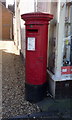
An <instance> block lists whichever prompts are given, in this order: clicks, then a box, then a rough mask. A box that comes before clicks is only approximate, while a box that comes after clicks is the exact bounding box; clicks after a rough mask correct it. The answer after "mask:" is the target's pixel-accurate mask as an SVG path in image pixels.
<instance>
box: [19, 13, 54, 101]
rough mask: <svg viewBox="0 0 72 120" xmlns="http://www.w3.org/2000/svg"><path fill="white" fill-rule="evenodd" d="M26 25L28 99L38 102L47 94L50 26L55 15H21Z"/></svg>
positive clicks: (26, 84) (26, 85)
mask: <svg viewBox="0 0 72 120" xmlns="http://www.w3.org/2000/svg"><path fill="white" fill-rule="evenodd" d="M21 18H22V19H23V20H24V21H25V25H26V82H25V88H26V90H25V91H26V93H25V95H26V99H27V100H29V101H30V102H37V101H40V100H42V99H43V98H44V96H45V93H46V86H47V81H46V66H47V41H48V24H49V21H50V20H51V19H53V15H50V14H45V13H29V14H23V15H21Z"/></svg>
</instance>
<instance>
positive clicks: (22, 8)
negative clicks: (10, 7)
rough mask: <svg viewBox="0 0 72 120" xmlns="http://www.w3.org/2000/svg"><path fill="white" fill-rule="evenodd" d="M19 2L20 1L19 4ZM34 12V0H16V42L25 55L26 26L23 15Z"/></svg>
mask: <svg viewBox="0 0 72 120" xmlns="http://www.w3.org/2000/svg"><path fill="white" fill-rule="evenodd" d="M17 2H19V4H18V6H17ZM30 12H34V0H30V1H29V0H15V27H16V28H15V33H14V35H15V37H14V38H15V43H16V46H17V47H18V49H19V50H21V52H22V54H23V55H24V56H25V26H24V21H23V20H22V19H21V15H22V14H25V13H30Z"/></svg>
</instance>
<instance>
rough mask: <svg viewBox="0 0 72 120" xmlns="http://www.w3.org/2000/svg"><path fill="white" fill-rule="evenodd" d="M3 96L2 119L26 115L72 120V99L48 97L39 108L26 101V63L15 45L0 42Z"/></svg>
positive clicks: (1, 92)
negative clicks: (70, 119) (69, 119)
mask: <svg viewBox="0 0 72 120" xmlns="http://www.w3.org/2000/svg"><path fill="white" fill-rule="evenodd" d="M0 96H1V97H0V117H1V116H2V118H8V117H15V116H24V115H28V116H29V117H30V116H32V117H34V116H38V117H39V116H40V117H41V116H43V117H46V118H48V117H50V118H55V116H57V117H59V118H62V117H65V118H67V120H68V118H72V98H71V99H70V98H69V99H68V98H66V99H53V98H51V96H48V97H46V98H45V99H44V100H42V101H40V102H38V103H35V104H32V103H30V102H28V101H26V100H25V62H24V59H22V57H21V56H20V55H19V53H18V51H17V50H16V48H15V46H14V43H13V41H0ZM35 113H37V114H35ZM53 120H54V119H53ZM60 120H61V119H60Z"/></svg>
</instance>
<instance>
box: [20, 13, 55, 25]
mask: <svg viewBox="0 0 72 120" xmlns="http://www.w3.org/2000/svg"><path fill="white" fill-rule="evenodd" d="M21 18H22V19H23V20H24V21H25V22H26V24H33V23H34V24H35V23H36V24H43V23H48V22H49V21H50V20H51V19H53V15H51V14H47V13H41V12H34V13H27V14H22V15H21Z"/></svg>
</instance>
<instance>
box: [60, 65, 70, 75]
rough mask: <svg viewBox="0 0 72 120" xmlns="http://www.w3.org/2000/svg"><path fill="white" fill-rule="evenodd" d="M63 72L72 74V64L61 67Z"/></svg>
mask: <svg viewBox="0 0 72 120" xmlns="http://www.w3.org/2000/svg"><path fill="white" fill-rule="evenodd" d="M61 74H62V75H63V74H72V66H64V67H61Z"/></svg>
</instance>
